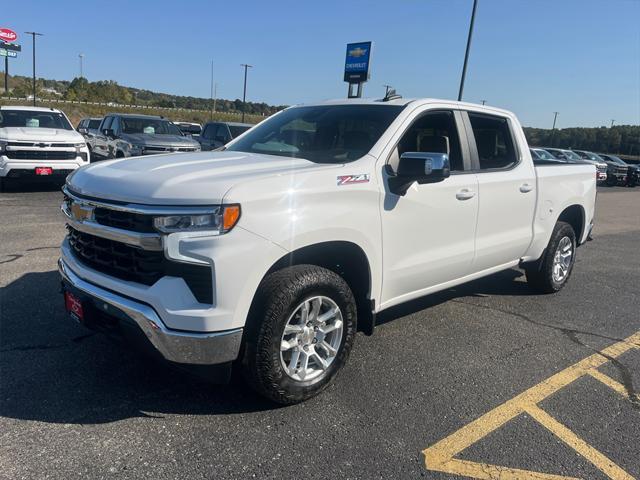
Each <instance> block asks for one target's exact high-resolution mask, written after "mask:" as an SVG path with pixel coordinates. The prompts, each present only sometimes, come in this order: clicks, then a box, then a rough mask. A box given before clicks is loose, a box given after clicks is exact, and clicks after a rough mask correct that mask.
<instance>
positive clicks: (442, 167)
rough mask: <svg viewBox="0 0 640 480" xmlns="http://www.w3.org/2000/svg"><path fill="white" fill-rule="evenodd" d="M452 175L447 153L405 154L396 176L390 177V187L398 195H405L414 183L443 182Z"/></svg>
mask: <svg viewBox="0 0 640 480" xmlns="http://www.w3.org/2000/svg"><path fill="white" fill-rule="evenodd" d="M450 175H451V167H450V165H449V155H447V154H446V153H431V152H405V153H403V154H402V155H401V156H400V162H399V163H398V169H397V171H396V172H395V175H392V176H390V177H389V187H390V188H391V191H392V192H393V193H395V194H396V195H404V194H405V193H407V190H408V189H409V187H410V186H411V185H412V184H413V182H418V183H419V184H424V183H436V182H441V181H443V180H444V179H445V178H448V177H449V176H450Z"/></svg>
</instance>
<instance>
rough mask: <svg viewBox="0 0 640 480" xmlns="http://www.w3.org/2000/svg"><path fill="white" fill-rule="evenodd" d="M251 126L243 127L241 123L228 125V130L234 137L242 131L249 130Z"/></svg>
mask: <svg viewBox="0 0 640 480" xmlns="http://www.w3.org/2000/svg"><path fill="white" fill-rule="evenodd" d="M250 128H251V127H245V126H242V125H229V131H230V132H231V137H232V138H236V137H239V136H240V135H242V134H243V133H244V132H246V131H247V130H249V129H250Z"/></svg>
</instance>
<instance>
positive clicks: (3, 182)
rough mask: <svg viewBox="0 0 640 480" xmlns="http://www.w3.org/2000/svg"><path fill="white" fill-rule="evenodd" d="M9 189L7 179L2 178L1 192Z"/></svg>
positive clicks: (0, 182)
mask: <svg viewBox="0 0 640 480" xmlns="http://www.w3.org/2000/svg"><path fill="white" fill-rule="evenodd" d="M6 187H7V179H6V178H4V177H0V192H4V191H5V189H6Z"/></svg>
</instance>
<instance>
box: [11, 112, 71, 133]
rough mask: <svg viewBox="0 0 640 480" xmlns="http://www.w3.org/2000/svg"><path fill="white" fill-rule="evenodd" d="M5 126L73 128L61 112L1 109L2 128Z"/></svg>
mask: <svg viewBox="0 0 640 480" xmlns="http://www.w3.org/2000/svg"><path fill="white" fill-rule="evenodd" d="M3 127H29V128H59V129H61V130H73V127H72V126H71V124H70V123H69V121H68V120H67V118H66V117H65V116H64V115H63V114H61V113H59V112H38V111H30V110H0V128H3Z"/></svg>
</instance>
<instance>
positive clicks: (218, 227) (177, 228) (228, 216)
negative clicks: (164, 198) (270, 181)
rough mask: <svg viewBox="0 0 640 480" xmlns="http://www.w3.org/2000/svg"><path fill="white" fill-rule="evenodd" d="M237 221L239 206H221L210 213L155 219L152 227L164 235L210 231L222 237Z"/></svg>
mask: <svg viewBox="0 0 640 480" xmlns="http://www.w3.org/2000/svg"><path fill="white" fill-rule="evenodd" d="M239 219H240V205H222V206H220V207H218V208H217V209H216V210H215V212H212V213H205V214H195V215H190V214H185V215H167V216H162V217H155V218H154V219H153V225H154V226H155V227H156V229H157V230H159V231H161V232H164V233H174V232H193V231H211V232H212V233H215V234H217V235H222V234H223V233H227V232H228V231H229V230H231V229H232V228H233V227H234V226H235V225H236V223H238V220H239Z"/></svg>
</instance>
